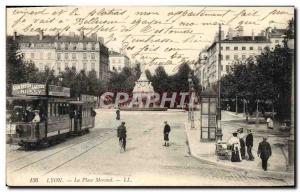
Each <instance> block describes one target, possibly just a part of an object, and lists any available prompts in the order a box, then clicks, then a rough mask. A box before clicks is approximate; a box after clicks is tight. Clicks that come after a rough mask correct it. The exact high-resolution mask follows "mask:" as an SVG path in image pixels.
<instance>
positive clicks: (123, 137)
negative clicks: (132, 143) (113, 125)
mask: <svg viewBox="0 0 300 192" xmlns="http://www.w3.org/2000/svg"><path fill="white" fill-rule="evenodd" d="M117 131H118V137H119V142H120V143H121V142H122V147H123V149H124V151H125V149H126V137H127V130H126V127H125V122H124V121H123V122H122V123H121V125H120V126H119V127H118V129H117Z"/></svg>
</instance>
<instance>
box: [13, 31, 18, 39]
mask: <svg viewBox="0 0 300 192" xmlns="http://www.w3.org/2000/svg"><path fill="white" fill-rule="evenodd" d="M16 39H17V32H16V31H14V36H13V40H14V41H15V40H16Z"/></svg>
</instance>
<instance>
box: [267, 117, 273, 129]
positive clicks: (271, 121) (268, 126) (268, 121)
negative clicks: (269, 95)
mask: <svg viewBox="0 0 300 192" xmlns="http://www.w3.org/2000/svg"><path fill="white" fill-rule="evenodd" d="M273 127H274V123H273V119H272V118H271V117H268V118H267V128H268V129H273Z"/></svg>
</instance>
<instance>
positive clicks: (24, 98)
mask: <svg viewBox="0 0 300 192" xmlns="http://www.w3.org/2000/svg"><path fill="white" fill-rule="evenodd" d="M6 99H7V100H39V99H48V98H47V97H41V96H26V95H24V96H13V97H6Z"/></svg>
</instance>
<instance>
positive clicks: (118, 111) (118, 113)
mask: <svg viewBox="0 0 300 192" xmlns="http://www.w3.org/2000/svg"><path fill="white" fill-rule="evenodd" d="M116 115H117V117H116V119H117V120H120V108H119V107H118V108H117V110H116Z"/></svg>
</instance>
